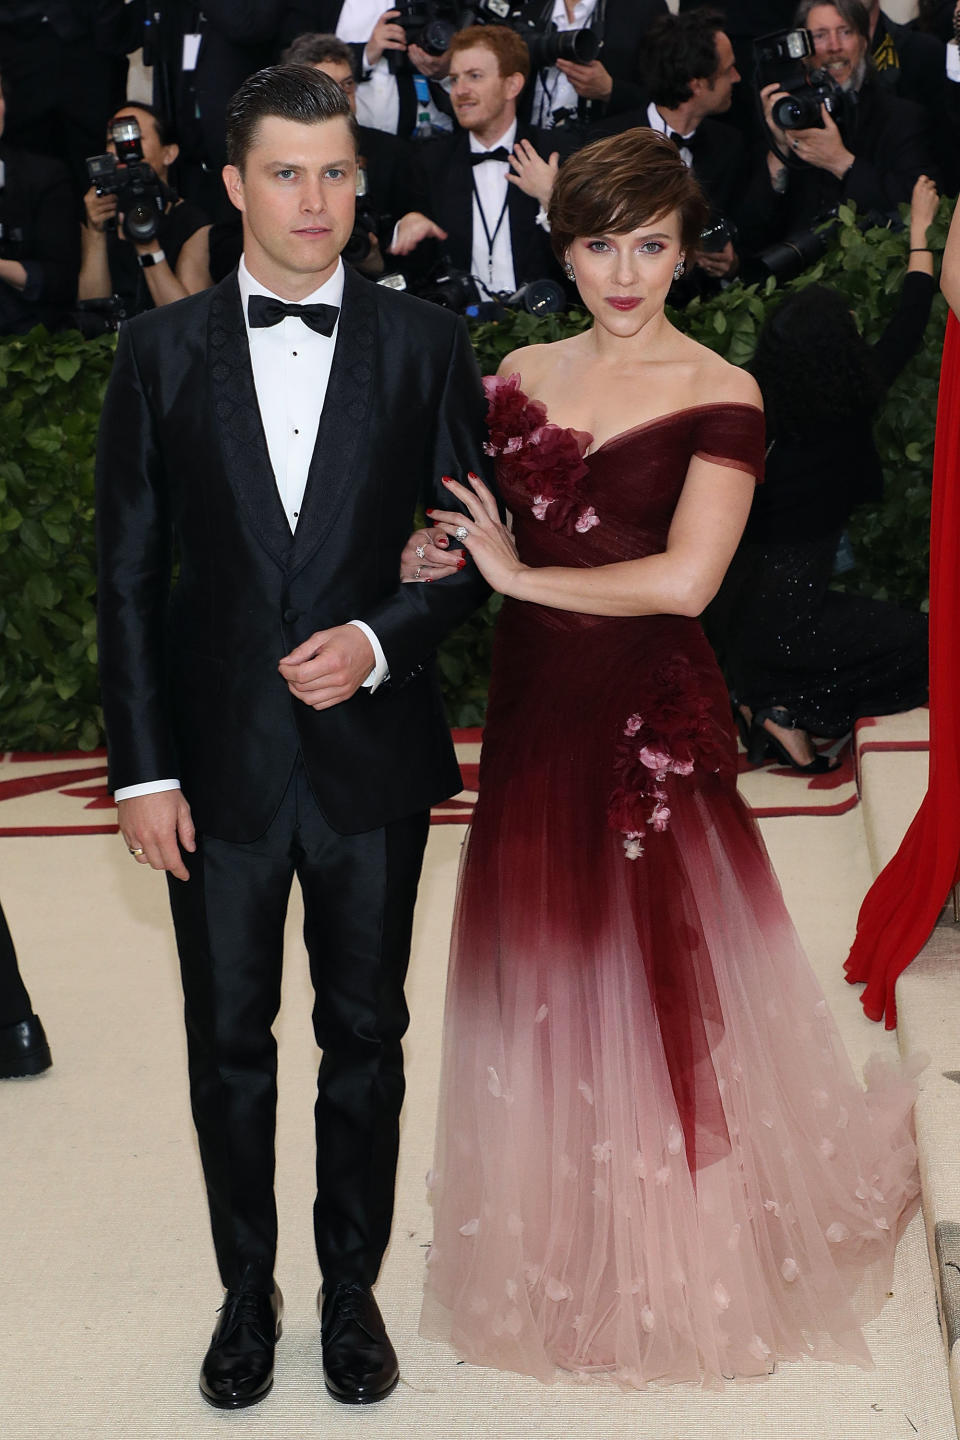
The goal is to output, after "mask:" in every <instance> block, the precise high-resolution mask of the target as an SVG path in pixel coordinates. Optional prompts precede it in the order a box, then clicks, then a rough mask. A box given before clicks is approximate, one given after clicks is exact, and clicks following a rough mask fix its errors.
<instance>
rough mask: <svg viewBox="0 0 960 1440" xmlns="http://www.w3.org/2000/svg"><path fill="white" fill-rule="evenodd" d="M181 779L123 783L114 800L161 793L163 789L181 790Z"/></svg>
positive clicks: (114, 793)
mask: <svg viewBox="0 0 960 1440" xmlns="http://www.w3.org/2000/svg"><path fill="white" fill-rule="evenodd" d="M179 789H180V781H179V780H145V781H144V782H143V784H142V785H121V786H120V789H119V790H114V792H113V798H114V800H134V799H136V797H137V796H138V795H159V794H160V792H161V790H179Z"/></svg>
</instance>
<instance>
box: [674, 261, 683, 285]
mask: <svg viewBox="0 0 960 1440" xmlns="http://www.w3.org/2000/svg"><path fill="white" fill-rule="evenodd" d="M682 274H683V256H682V255H681V256H680V259H679V260H678V261H677V263H676V265H674V267H673V278H674V280H679V279H680V276H681V275H682Z"/></svg>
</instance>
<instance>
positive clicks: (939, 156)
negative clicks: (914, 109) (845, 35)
mask: <svg viewBox="0 0 960 1440" xmlns="http://www.w3.org/2000/svg"><path fill="white" fill-rule="evenodd" d="M871 21H872V23H873V30H872V33H871V37H870V56H871V59H872V60H873V64H874V68H875V69H876V71H877V74H878V76H879V78H880V81H881V83H882V84H884V85H887V86H889V87H890V88H891V89H892V90H893V92H894V93H895V94H896V95H899V96H900V98H901V100H912V101H913V102H914V104H916V105H921V106H923V108H924V109H925V110H926V111H927V112H928V114H929V117H930V122H931V126H930V133H931V137H932V144H933V151H934V155H935V157H936V163H937V170H938V173H939V177H940V181H941V184H942V187H943V190H944V192H945V193H946V194H947V195H955V194H956V193H957V190H958V188H960V124H958V117H957V115H956V113H955V111H954V108H953V107H952V105H951V97H950V90H951V88H952V86H951V81H950V80H949V79H948V78H947V73H946V46H945V45H944V43H943V41H942V40H939V39H938V38H937V37H936V36H935V35H925V34H924V33H923V32H922V31H920V30H912V29H911V28H910V27H909V26H908V25H899V24H898V23H897V22H896V21H895V20H891V19H890V16H889V15H887V14H885V13H884V11H883V10H878V11H877V12H876V15H875V16H871Z"/></svg>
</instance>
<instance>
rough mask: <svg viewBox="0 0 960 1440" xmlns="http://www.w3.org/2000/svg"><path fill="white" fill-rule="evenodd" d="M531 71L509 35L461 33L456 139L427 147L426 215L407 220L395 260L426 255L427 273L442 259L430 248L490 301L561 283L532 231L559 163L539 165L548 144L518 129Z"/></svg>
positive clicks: (537, 229) (498, 28) (454, 73)
mask: <svg viewBox="0 0 960 1440" xmlns="http://www.w3.org/2000/svg"><path fill="white" fill-rule="evenodd" d="M529 65H530V59H529V54H528V51H527V47H526V45H525V44H524V42H523V40H522V39H521V38H520V36H519V35H518V34H517V33H516V31H514V30H511V29H508V28H507V27H506V26H505V25H475V26H470V27H469V28H468V29H466V30H460V31H458V33H457V35H456V36H455V37H454V40H453V43H452V45H451V47H450V81H451V86H450V98H451V101H452V103H453V109H454V113H455V115H456V117H457V121H458V123H459V125H460V129H459V131H458V132H457V134H456V135H453V136H451V137H450V139H449V140H438V141H436V142H435V143H434V144H432V145H428V146H424V147H423V149H422V151H421V161H422V165H423V169H424V173H425V176H426V184H427V194H428V200H427V213H423V212H413V213H411V214H408V215H404V216H403V218H402V219H401V220H400V221H399V223H398V225H397V227H396V231H395V234H394V239H393V244H392V245H391V247H390V251H391V254H393V255H400V256H408V255H410V254H411V253H412V252H413V251H414V250H416V249H417V248H418V247H419V246H421V245H424V246H425V250H424V252H421V256H422V257H423V263H424V264H425V266H427V267H428V266H429V264H430V263H431V262H432V261H434V260H435V259H436V258H437V253H438V252H437V245H436V244H435V243H433V242H440V244H441V246H442V247H443V252H444V255H445V258H446V259H448V260H449V262H450V263H451V265H452V266H453V267H454V268H455V269H456V270H458V271H460V272H465V273H466V274H467V275H472V276H473V277H474V280H475V281H476V282H477V284H478V286H479V289H480V291H481V293H485V294H487V295H512V294H513V293H514V292H515V291H517V290H518V289H519V288H520V287H521V286H523V285H525V284H527V283H528V282H530V281H535V280H540V279H543V278H551V277H553V278H555V279H556V280H557V281H558V282H559V280H560V271H559V268H558V266H557V263H556V260H555V259H554V257H553V252H552V250H551V248H550V241H549V237H548V235H547V232H546V230H545V229H544V228H543V227H542V226H541V225H540V224H538V223H537V216H538V212H539V209H540V207H541V206H545V205H546V203H547V201H548V200H549V198H550V191H551V190H552V188H553V181H554V178H555V176H556V173H557V166H558V163H559V157H558V155H557V154H556V152H554V153H553V154H551V155H550V157H549V159H547V160H544V159H543V158H542V155H543V151H544V150H545V148H546V146H545V139H546V137H545V136H544V135H543V134H542V132H540V131H537V130H534V129H532V128H531V127H530V126H526V125H522V124H518V122H517V99H518V97H519V95H520V93H521V91H522V90H523V87H524V84H525V83H526V79H527V75H528V73H529ZM425 242H431V243H430V244H429V245H425Z"/></svg>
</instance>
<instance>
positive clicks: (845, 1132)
mask: <svg viewBox="0 0 960 1440" xmlns="http://www.w3.org/2000/svg"><path fill="white" fill-rule="evenodd" d="M490 388H491V392H492V393H491V399H492V406H491V444H492V445H494V446H496V447H497V450H498V455H499V460H498V465H499V467H500V475H501V481H502V483H503V488H504V494H505V498H506V501H507V504H508V505H509V506H510V508H511V510H512V511H513V513H514V519H515V527H516V533H517V540H518V545H519V548H520V553H521V556H522V558H523V559H524V561H525V562H526V563H527V564H530V565H545V564H550V565H564V566H574V565H598V564H605V563H608V562H611V561H617V560H624V559H629V558H635V557H637V556H639V555H644V554H650V553H654V552H657V551H660V550H662V549H663V548H664V545H665V542H666V534H667V529H668V527H669V523H670V518H671V516H672V514H673V510H674V507H675V505H676V502H677V498H678V496H679V492H680V489H681V487H682V484H683V479H684V476H685V474H686V470H687V466H688V463H689V460H690V457H691V456H692V455H694V454H704V455H709V456H711V457H712V458H718V459H720V461H721V462H722V463H725V464H729V465H733V466H736V467H737V468H740V469H742V470H746V471H748V472H749V473H752V474H755V475H759V474H760V472H761V469H762V463H763V423H762V417H761V416H760V414H759V413H758V412H757V411H756V410H754V409H752V408H751V407H749V406H744V405H729V404H718V405H707V406H698V407H696V408H694V409H690V410H687V411H683V412H680V413H678V414H675V415H671V416H665V417H662V418H661V419H659V420H655V421H653V422H651V423H649V424H647V425H644V426H639V427H637V428H636V429H634V430H631V431H629V432H627V433H626V434H624V435H622V436H617V437H615V438H614V439H613V440H611V441H609V442H608V443H607V444H606V445H603V446H601V447H600V448H599V449H598V450H596V451H594V452H593V453H592V454H587V453H586V452H587V449H588V446H589V443H590V437H589V436H582V435H576V436H574V444H575V449H576V453H577V458H578V459H579V460H581V461H582V462H583V463H584V464H585V465H586V475H585V476H579V475H577V476H576V477H575V479H574V480H572V481H569V480H563V479H560V480H559V482H555V489H556V491H557V494H558V498H560V497H559V492H560V490H561V489H562V488H563V486H564V485H565V484H566V485H567V486H568V488H567V490H566V491H565V492H564V495H563V497H562V498H563V499H565V500H570V499H571V490H572V491H573V494H572V501H573V503H572V504H571V505H570V507H569V510H568V519H569V515H571V514H573V513H574V510H575V509H576V513H577V514H580V513H582V511H583V510H584V509H586V508H589V507H592V508H593V511H594V513H595V514H596V515H597V516H598V523H596V524H593V525H590V526H588V527H587V528H586V529H583V530H578V529H577V527H576V524H575V523H574V524H572V525H571V524H569V523H567V524H563V525H558V526H553V525H551V524H549V523H548V522H547V520H546V519H541V518H540V517H539V516H538V515H537V514H536V513H535V511H534V509H533V501H532V497H533V496H534V495H536V494H543V493H544V492H543V491H542V490H541V489H538V488H537V487H536V478H535V476H534V473H533V467H532V466H531V464H530V462H529V457H528V458H527V459H526V460H525V462H524V465H523V468H516V467H517V466H518V464H519V462H518V461H517V459H516V458H515V457H517V456H519V455H520V454H521V452H523V451H526V450H529V449H531V448H532V449H536V448H537V447H538V445H540V444H541V443H542V432H543V430H544V428H546V429H548V430H549V429H553V430H556V429H557V428H558V427H556V426H553V427H550V426H549V425H548V422H547V420H546V416H545V413H544V412H543V409H542V407H541V406H535V405H534V404H533V403H532V402H530V401H528V400H527V397H526V396H524V395H523V393H522V391H520V390H519V386H518V384H517V383H516V382H506V383H505V382H495V383H494V384H493V385H492V386H491V387H490ZM501 396H502V397H503V400H502V406H501ZM561 433H564V432H561ZM565 433H567V434H572V432H565ZM537 436H540V437H541V438H540V439H536V438H534V437H537ZM515 437H519V439H518V440H516V443H515V444H514V446H513V449H512V450H511V451H510V456H511V459H510V460H508V462H507V463H506V464H504V458H503V456H504V452H505V450H506V447H508V446H509V444H510V442H511V441H513V440H515ZM571 453H572V452H571V451H570V449H569V448H568V449H566V450H564V448H563V447H562V446H561V444H560V442H559V441H552V440H551V441H549V442H548V446H547V450H546V455H548V456H550V457H551V463H552V462H553V460H555V458H556V456H557V455H558V454H566V455H567V456H569V455H570V454H571ZM573 469H574V467H573V466H572V465H570V466H566V462H565V463H564V466H561V467H560V470H561V471H562V473H563V475H565V476H569V475H571V474H572V473H573ZM517 476H519V477H520V478H519V479H517V478H516V477H517ZM577 507H579V508H577ZM552 508H553V507H552V506H550V507H548V508H547V511H546V514H547V515H549V512H550V509H552ZM735 754H736V746H735V742H734V739H733V737H732V735H731V733H730V722H729V703H728V701H727V696H726V692H725V688H724V685H723V681H722V679H721V676H720V674H719V671H718V670H717V667H716V664H715V662H714V659H713V656H712V653H711V651H710V649H709V647H708V645H707V643H706V641H705V639H704V636H703V633H702V630H701V629H700V626H699V624H698V623H697V622H696V621H694V620H690V619H686V618H684V617H677V616H651V617H641V618H625V619H620V618H615V619H609V618H605V617H597V616H588V615H580V614H573V613H566V612H562V611H557V610H548V609H541V608H539V607H537V606H533V605H521V604H517V603H515V602H512V601H507V602H505V604H504V607H503V610H502V612H501V619H500V623H499V626H498V630H497V636H496V643H495V655H494V666H493V675H492V680H491V692H490V707H489V713H488V720H487V726H486V731H485V737H484V747H483V754H482V760H481V774H480V799H479V803H478V805H477V809H476V812H475V818H474V823H473V826H472V829H471V832H470V836H469V839H468V842H467V846H466V849H465V858H464V864H463V869H462V873H461V879H460V889H459V894H458V899H457V909H456V915H455V921H454V939H453V947H452V953H451V965H450V976H449V985H448V993H447V1009H446V1021H445V1038H444V1055H443V1077H442V1085H441V1109H440V1123H439V1132H438V1143H437V1157H436V1162H435V1167H434V1172H433V1176H432V1196H433V1205H434V1243H433V1245H432V1248H431V1251H430V1254H429V1260H428V1271H427V1294H426V1299H425V1303H424V1314H423V1321H422V1329H423V1333H424V1334H426V1335H428V1336H430V1337H433V1338H445V1339H448V1340H451V1341H452V1343H453V1345H454V1346H455V1347H456V1349H457V1351H458V1352H459V1353H460V1354H461V1355H463V1356H464V1357H465V1358H466V1359H468V1360H471V1361H473V1362H475V1363H477V1364H481V1365H490V1366H496V1367H498V1368H501V1369H507V1370H515V1371H519V1372H522V1373H525V1374H529V1375H534V1376H537V1377H538V1378H540V1379H542V1380H550V1379H551V1378H553V1376H554V1374H555V1367H557V1366H560V1367H563V1368H564V1369H567V1370H573V1371H577V1372H581V1373H583V1374H594V1373H598V1372H600V1373H605V1374H611V1375H612V1376H613V1377H614V1378H615V1379H617V1380H618V1381H619V1382H620V1383H622V1384H624V1385H628V1386H636V1387H642V1386H644V1385H647V1384H662V1383H668V1382H676V1381H691V1380H702V1381H705V1382H707V1383H710V1382H719V1381H720V1380H721V1379H722V1377H724V1376H753V1375H763V1374H766V1373H768V1372H769V1371H770V1370H771V1369H772V1368H773V1366H774V1364H775V1362H776V1361H777V1359H779V1358H793V1357H799V1356H802V1355H805V1354H815V1355H818V1356H828V1357H837V1358H839V1357H843V1358H846V1359H849V1360H852V1361H854V1362H855V1363H858V1364H861V1365H868V1364H869V1363H870V1359H869V1354H868V1351H867V1348H866V1344H865V1342H864V1340H863V1337H862V1334H861V1330H860V1325H861V1323H862V1320H863V1319H864V1318H865V1317H866V1316H867V1315H869V1314H872V1313H874V1312H875V1311H876V1310H877V1309H879V1306H880V1304H882V1301H883V1298H884V1296H885V1294H886V1292H887V1288H888V1284H889V1279H890V1275H891V1269H892V1261H893V1251H894V1246H895V1244H896V1238H897V1234H898V1232H899V1229H900V1227H901V1225H902V1223H903V1220H904V1218H905V1216H906V1215H907V1214H908V1213H909V1211H910V1208H911V1206H912V1204H913V1203H914V1201H915V1197H916V1194H917V1189H918V1182H917V1175H916V1152H915V1146H914V1142H913V1136H912V1127H911V1107H912V1101H913V1096H914V1090H915V1086H914V1085H913V1083H912V1082H911V1081H910V1080H909V1079H908V1078H905V1077H903V1076H902V1075H898V1074H896V1073H895V1072H894V1071H893V1070H892V1069H885V1068H884V1067H883V1066H882V1065H881V1064H880V1063H879V1062H877V1063H875V1064H874V1065H873V1067H872V1069H871V1071H870V1073H869V1074H868V1089H867V1092H866V1093H864V1091H863V1089H862V1088H861V1086H860V1084H859V1083H858V1081H857V1079H856V1078H855V1076H854V1074H853V1072H852V1070H851V1067H850V1064H849V1062H848V1060H847V1059H846V1056H845V1054H844V1052H843V1049H842V1047H841V1045H840V1042H839V1039H838V1036H837V1032H836V1028H835V1026H834V1023H833V1021H832V1019H831V1017H830V1014H829V1012H828V1010H827V1007H826V1004H825V1002H824V999H823V997H822V995H821V993H820V991H819V988H818V986H817V983H816V981H815V979H814V977H813V975H812V972H811V971H810V968H809V966H808V964H807V961H806V959H805V957H804V956H803V954H802V952H801V950H800V948H799V944H798V941H797V938H796V935H795V933H794V930H793V928H792V925H791V923H790V921H789V918H788V916H787V914H786V912H785V909H784V906H783V901H782V898H781V895H780V891H779V888H778V886H777V882H776V880H775V878H774V876H773V874H772V872H771V869H770V866H769V862H768V860H767V857H766V853H765V851H764V848H763V845H762V842H761V840H760V838H759V834H758V832H757V830H756V827H755V826H754V823H753V821H752V820H751V818H750V816H749V815H748V813H747V811H746V809H745V807H744V806H743V805H742V804H741V802H740V800H739V798H738V796H737V792H736V777H735ZM631 836H632V837H633V840H634V844H633V845H632V846H631V844H630V838H631Z"/></svg>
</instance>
